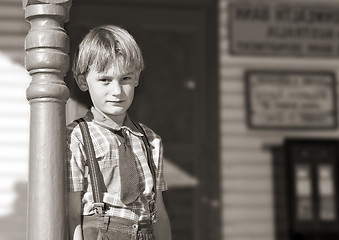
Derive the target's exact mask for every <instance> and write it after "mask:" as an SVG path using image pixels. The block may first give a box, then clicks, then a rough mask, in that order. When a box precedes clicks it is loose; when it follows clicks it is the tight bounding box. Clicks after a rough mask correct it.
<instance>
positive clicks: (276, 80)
mask: <svg viewBox="0 0 339 240" xmlns="http://www.w3.org/2000/svg"><path fill="white" fill-rule="evenodd" d="M335 81H336V80H335V76H334V74H333V73H331V72H278V71H248V72H247V73H246V77H245V85H246V98H247V99H246V100H247V120H248V125H249V127H252V128H291V129H292V128H293V129H296V128H297V129H326V128H335V127H336V126H337V104H336V91H337V90H336V82H335Z"/></svg>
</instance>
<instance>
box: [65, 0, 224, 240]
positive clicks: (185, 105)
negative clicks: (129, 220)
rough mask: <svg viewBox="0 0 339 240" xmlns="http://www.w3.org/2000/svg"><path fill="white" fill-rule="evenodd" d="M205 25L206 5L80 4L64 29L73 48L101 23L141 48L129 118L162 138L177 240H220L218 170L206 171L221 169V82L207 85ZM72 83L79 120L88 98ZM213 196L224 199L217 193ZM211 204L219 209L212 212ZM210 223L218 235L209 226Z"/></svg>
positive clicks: (72, 111)
mask: <svg viewBox="0 0 339 240" xmlns="http://www.w3.org/2000/svg"><path fill="white" fill-rule="evenodd" d="M206 22H207V21H206V14H205V11H204V9H203V8H194V7H187V6H186V7H185V8H182V7H174V6H173V7H168V6H161V5H156V6H153V5H150V4H138V5H137V6H136V5H131V4H113V3H110V4H108V3H106V4H105V5H101V4H95V3H94V1H81V3H80V2H74V4H73V6H72V10H71V21H70V22H69V23H68V24H67V26H66V29H67V32H68V34H69V36H70V38H71V49H72V51H74V49H75V47H76V45H77V44H78V43H79V41H80V40H81V39H82V37H83V35H84V34H85V33H87V31H88V29H90V28H92V27H94V26H97V25H102V24H115V25H119V26H122V27H124V28H126V29H127V30H128V31H129V32H130V33H131V34H132V35H133V36H134V37H135V39H136V41H137V42H138V44H139V46H140V47H141V50H142V52H143V55H144V59H145V66H146V68H145V70H144V71H143V72H142V74H141V78H140V85H139V86H138V87H137V89H136V95H135V99H134V102H133V104H132V106H131V109H130V111H129V114H130V115H131V116H132V118H133V119H135V120H137V121H139V122H142V123H145V124H146V125H147V126H149V127H150V128H152V129H153V130H154V131H155V132H156V133H158V134H159V135H160V136H161V137H162V140H163V143H164V157H165V178H166V181H167V183H168V186H169V190H168V191H166V192H165V193H164V199H165V204H166V206H167V210H168V213H169V217H170V220H171V225H172V234H173V239H176V240H180V239H182V240H190V239H203V240H205V239H213V240H214V239H217V238H215V236H216V235H218V234H217V232H218V231H219V228H218V222H219V219H218V215H215V213H216V212H218V211H217V210H216V208H217V207H218V204H217V199H215V197H212V196H211V195H210V194H209V193H208V191H210V190H208V189H213V190H215V189H218V184H219V183H218V178H217V177H216V176H218V173H217V172H213V173H214V174H209V173H207V170H208V169H212V168H214V169H218V167H217V166H216V165H215V164H216V163H217V159H216V158H215V156H216V154H215V152H217V150H218V149H217V146H218V144H217V142H213V141H209V139H210V137H209V136H210V135H213V136H215V133H216V131H217V129H216V128H217V127H216V124H211V122H210V120H209V119H216V117H215V116H217V108H216V106H217V105H216V104H215V105H214V106H212V107H210V108H208V107H209V95H210V94H211V92H212V91H216V81H215V80H216V79H213V80H211V82H210V83H208V80H207V77H206V76H207V69H206V66H207V65H208V64H207V62H206V61H207V59H208V57H210V56H211V55H210V54H207V53H206V52H207V49H206V41H207V40H206V35H207V33H206ZM211 49H214V48H213V47H212V48H211ZM71 55H72V54H71ZM214 56H215V57H216V54H215V55H214ZM67 79H68V80H67V84H68V86H69V87H70V89H71V95H72V100H71V102H73V103H71V104H69V106H68V113H69V115H72V116H73V118H75V117H77V115H81V114H80V112H81V111H80V112H79V110H78V109H80V107H79V106H81V105H83V106H85V107H86V106H88V104H89V100H88V96H87V95H86V94H83V93H81V92H80V91H78V90H77V88H76V87H75V86H74V82H73V81H72V80H71V77H70V76H68V78H67ZM211 85H213V87H214V88H213V87H211ZM211 89H212V90H211ZM213 89H214V90H213ZM215 95H216V92H213V96H215ZM213 99H215V100H216V99H217V98H215V97H213ZM207 109H208V111H207ZM213 109H214V110H213ZM77 111H78V112H77ZM211 115H212V117H211ZM213 116H214V117H213ZM208 125H210V126H211V127H209V128H208V127H207V126H208ZM215 139H217V138H215ZM210 151H213V153H211V154H209V153H208V152H210ZM213 161H214V162H213ZM210 164H211V165H212V166H213V167H208V166H210ZM209 186H211V187H209ZM213 194H214V196H218V192H215V191H214V192H213ZM211 202H212V203H213V204H212V203H211ZM211 206H213V208H214V211H209V209H208V208H210V207H211ZM212 212H214V214H211V213H212ZM211 218H212V219H211ZM211 224H212V225H213V227H211V229H213V230H212V231H215V232H216V234H213V232H212V231H211V229H208V228H209V227H208V225H209V226H211ZM208 236H210V237H211V238H208Z"/></svg>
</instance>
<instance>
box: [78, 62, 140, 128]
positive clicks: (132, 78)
mask: <svg viewBox="0 0 339 240" xmlns="http://www.w3.org/2000/svg"><path fill="white" fill-rule="evenodd" d="M86 82H87V88H88V91H89V94H90V96H91V99H92V102H93V105H94V107H95V108H97V110H99V111H101V112H102V113H104V114H105V115H106V116H108V117H109V118H111V119H112V120H113V121H115V122H116V123H118V124H122V123H123V120H124V119H125V116H126V111H127V110H128V108H129V107H130V106H131V104H132V101H133V97H134V88H135V87H136V86H138V84H139V74H138V73H136V71H134V70H132V71H129V70H124V71H120V70H116V69H114V68H113V67H112V68H110V69H109V70H108V71H107V72H104V73H98V72H97V71H96V70H95V69H93V70H90V71H89V72H88V74H87V77H86ZM86 82H85V84H86ZM78 83H79V82H78ZM80 84H81V83H80ZM79 86H80V85H79ZM80 88H81V86H80ZM81 89H82V88H81ZM82 90H86V89H82Z"/></svg>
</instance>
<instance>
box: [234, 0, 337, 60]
mask: <svg viewBox="0 0 339 240" xmlns="http://www.w3.org/2000/svg"><path fill="white" fill-rule="evenodd" d="M229 24H230V26H229V31H230V34H229V36H230V53H231V54H234V55H267V56H298V57H339V2H338V4H334V3H331V4H329V3H306V2H305V3H297V2H293V3H292V2H286V1H279V0H277V1H241V0H233V1H231V2H230V5H229Z"/></svg>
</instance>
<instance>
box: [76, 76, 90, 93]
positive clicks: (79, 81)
mask: <svg viewBox="0 0 339 240" xmlns="http://www.w3.org/2000/svg"><path fill="white" fill-rule="evenodd" d="M76 82H77V84H78V86H79V88H80V90H81V91H83V92H86V91H87V90H88V85H87V81H86V78H85V76H84V75H79V76H78V77H77V78H76Z"/></svg>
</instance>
